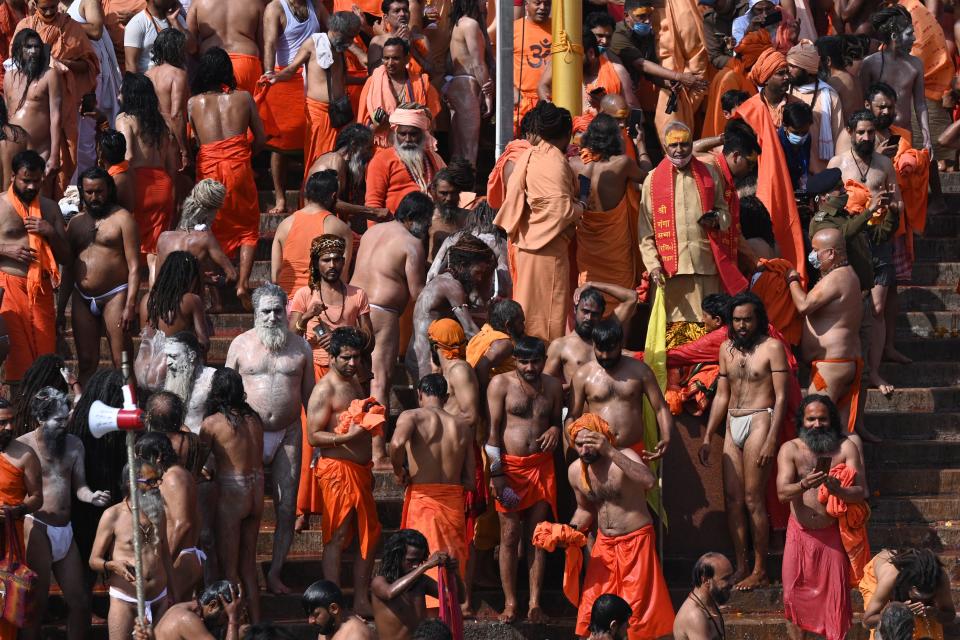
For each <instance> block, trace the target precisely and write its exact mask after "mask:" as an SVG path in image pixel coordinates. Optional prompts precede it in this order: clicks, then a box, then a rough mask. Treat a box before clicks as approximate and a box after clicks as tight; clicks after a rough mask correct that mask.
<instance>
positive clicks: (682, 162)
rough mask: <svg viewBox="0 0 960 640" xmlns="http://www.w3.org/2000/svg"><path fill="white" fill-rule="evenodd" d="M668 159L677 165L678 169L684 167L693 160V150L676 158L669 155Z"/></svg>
mask: <svg viewBox="0 0 960 640" xmlns="http://www.w3.org/2000/svg"><path fill="white" fill-rule="evenodd" d="M667 160H669V161H670V164H672V165H673V166H675V167H676V168H677V169H683V168H684V167H686V166H687V165H688V164H690V161H691V160H693V152H692V151H691V152H690V153H688V154H687V155H685V156H683V157H682V158H674V157H673V156H667Z"/></svg>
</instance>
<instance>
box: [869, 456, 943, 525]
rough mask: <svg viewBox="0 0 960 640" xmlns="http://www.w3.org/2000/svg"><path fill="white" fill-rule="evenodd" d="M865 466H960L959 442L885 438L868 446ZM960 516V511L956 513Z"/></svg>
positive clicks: (871, 467)
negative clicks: (898, 440)
mask: <svg viewBox="0 0 960 640" xmlns="http://www.w3.org/2000/svg"><path fill="white" fill-rule="evenodd" d="M866 459H867V468H868V469H874V468H877V467H880V468H883V467H885V466H888V465H903V466H908V467H923V468H930V467H936V468H944V469H947V468H949V469H954V468H960V442H958V441H953V442H951V441H939V440H907V441H900V442H897V441H894V440H886V441H884V442H881V443H880V444H877V445H873V446H871V447H868V448H867V450H866ZM957 515H958V516H960V511H958V513H957Z"/></svg>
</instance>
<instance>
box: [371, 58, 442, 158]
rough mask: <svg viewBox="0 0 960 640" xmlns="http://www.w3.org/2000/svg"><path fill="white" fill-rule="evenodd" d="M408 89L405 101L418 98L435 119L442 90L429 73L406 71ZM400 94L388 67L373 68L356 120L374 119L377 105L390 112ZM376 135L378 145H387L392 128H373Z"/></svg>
mask: <svg viewBox="0 0 960 640" xmlns="http://www.w3.org/2000/svg"><path fill="white" fill-rule="evenodd" d="M406 86H407V89H406V90H407V92H409V94H410V95H409V96H407V99H406V100H405V102H419V103H420V104H422V105H424V106H425V107H427V111H429V112H430V115H431V116H432V118H433V120H434V122H436V119H437V116H438V115H439V114H440V94H439V93H437V90H436V89H435V88H434V87H433V85H432V84H430V78H429V76H427V75H426V74H419V73H414V72H412V71H408V72H407V85H406ZM397 106H398V104H397V97H396V96H395V95H393V89H392V83H391V81H390V76H388V75H387V69H386V67H384V66H383V65H380V66H379V67H377V68H376V69H374V70H373V73H371V74H370V77H369V78H367V82H366V84H364V85H363V92H362V93H361V94H360V109H359V110H358V111H357V122H359V123H360V124H362V125H369V124H371V123H372V122H373V120H372V118H373V114H374V113H376V111H377V107H380V108H381V109H383V110H384V111H385V112H386V113H387V115H388V116H389V115H390V114H391V113H393V112H394V111H395V110H396V108H397ZM373 139H374V143H375V144H376V146H378V147H381V148H388V147H389V146H390V135H389V131H384V130H374V132H373Z"/></svg>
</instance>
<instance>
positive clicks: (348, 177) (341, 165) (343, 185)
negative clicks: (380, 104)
mask: <svg viewBox="0 0 960 640" xmlns="http://www.w3.org/2000/svg"><path fill="white" fill-rule="evenodd" d="M372 158H373V132H372V131H371V130H370V127H365V126H363V125H362V124H357V123H356V122H354V123H353V124H348V125H346V126H345V127H343V128H342V129H340V133H338V134H337V139H336V141H335V142H334V145H333V151H331V152H330V153H325V154H323V155H322V156H320V157H319V158H317V161H316V162H314V163H313V166H312V167H310V170H309V172H308V174H309V175H313V174H314V173H316V172H318V171H323V170H324V169H333V170H334V171H336V172H337V181H338V182H339V184H340V188H339V191H338V192H337V204H336V207H335V208H336V213H337V214H338V215H340V216H343V217H344V218H345V219H347V220H349V221H350V223H351V226H352V227H353V229H354V231H356V232H357V233H362V232H365V231H366V230H367V221H368V220H374V221H377V222H383V221H385V220H387V218H388V216H389V215H390V212H389V211H387V209H386V208H385V207H381V208H372V207H367V206H365V205H364V195H365V194H364V191H365V185H366V181H367V165H368V164H370V160H371V159H372Z"/></svg>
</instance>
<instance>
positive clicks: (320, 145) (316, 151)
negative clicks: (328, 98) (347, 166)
mask: <svg viewBox="0 0 960 640" xmlns="http://www.w3.org/2000/svg"><path fill="white" fill-rule="evenodd" d="M306 119H307V138H306V146H305V147H304V148H303V182H304V184H306V182H307V178H309V177H310V167H312V166H313V163H314V162H316V161H317V160H318V159H319V158H320V156H322V155H323V154H325V153H328V152H330V151H333V147H334V145H335V143H336V141H337V133H338V132H339V131H340V130H339V129H334V128H333V127H332V126H330V104H329V103H327V102H320V101H319V100H314V99H313V98H307V106H306Z"/></svg>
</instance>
